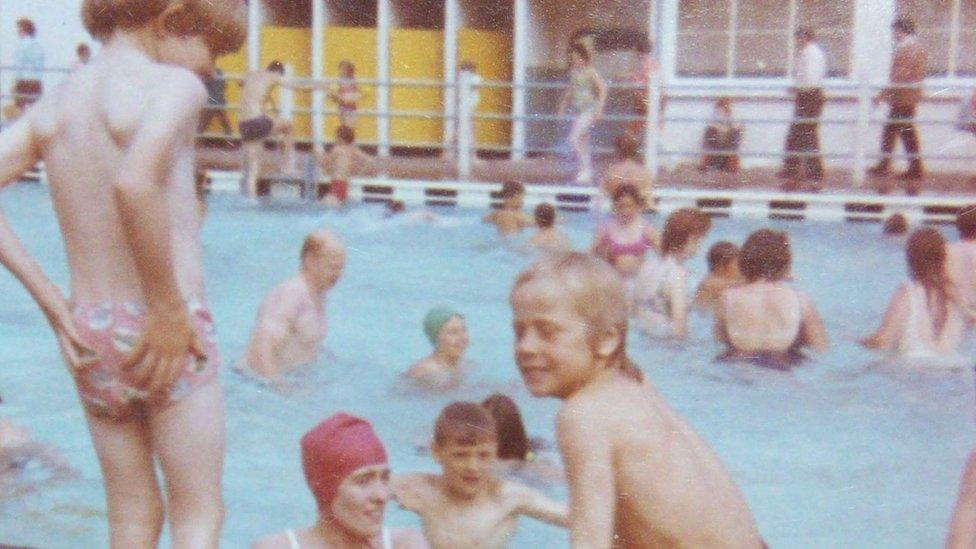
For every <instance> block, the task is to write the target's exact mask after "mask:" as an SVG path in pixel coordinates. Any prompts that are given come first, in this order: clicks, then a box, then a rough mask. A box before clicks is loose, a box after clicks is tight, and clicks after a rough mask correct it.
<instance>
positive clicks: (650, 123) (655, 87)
mask: <svg viewBox="0 0 976 549" xmlns="http://www.w3.org/2000/svg"><path fill="white" fill-rule="evenodd" d="M646 91H647V112H646V113H644V166H645V167H646V168H647V169H648V170H649V171H650V172H651V174H653V176H654V177H657V172H658V168H659V166H660V165H661V159H660V151H659V147H658V137H659V136H660V131H659V126H660V120H661V115H660V113H661V79H660V76H659V75H658V74H657V72H656V71H651V73H650V74H649V75H648V78H647V90H646Z"/></svg>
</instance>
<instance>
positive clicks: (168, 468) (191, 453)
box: [150, 381, 224, 549]
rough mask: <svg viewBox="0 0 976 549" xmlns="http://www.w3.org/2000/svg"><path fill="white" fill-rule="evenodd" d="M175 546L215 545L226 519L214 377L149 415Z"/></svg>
mask: <svg viewBox="0 0 976 549" xmlns="http://www.w3.org/2000/svg"><path fill="white" fill-rule="evenodd" d="M150 427H151V431H152V442H153V448H155V450H156V455H157V456H158V458H159V465H160V468H161V469H162V471H163V478H164V480H165V483H166V496H167V497H166V500H167V503H168V505H167V508H168V511H169V525H170V533H171V535H172V547H174V548H184V547H185V548H191V549H195V548H198V547H199V548H214V549H216V547H217V545H218V542H219V539H220V527H221V524H222V523H223V519H224V504H223V498H222V496H221V483H220V478H221V474H222V473H223V467H224V396H223V391H222V390H221V388H220V384H219V383H218V382H216V381H214V382H211V383H208V384H207V385H206V386H204V387H201V388H200V389H198V390H197V391H195V392H194V393H193V394H191V395H189V396H187V397H186V398H185V399H183V400H181V401H179V402H177V403H176V404H174V405H173V406H171V407H169V408H167V409H166V410H164V411H163V412H161V413H159V414H158V415H156V416H155V417H153V418H152V419H151V420H150Z"/></svg>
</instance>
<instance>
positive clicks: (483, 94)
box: [457, 28, 512, 145]
mask: <svg viewBox="0 0 976 549" xmlns="http://www.w3.org/2000/svg"><path fill="white" fill-rule="evenodd" d="M457 58H458V63H460V62H462V61H472V62H474V64H475V65H476V66H477V67H478V74H479V75H480V76H481V78H482V79H484V80H486V81H487V80H501V81H505V82H509V81H511V80H512V63H511V59H512V40H511V36H510V35H509V34H507V33H502V32H494V31H486V30H479V29H468V28H462V29H460V30H459V31H458V57H457ZM477 112H478V113H485V114H488V113H490V114H510V113H511V112H512V92H511V90H509V89H505V88H482V89H481V90H480V101H479V102H478V111H477ZM510 127H511V124H510V123H509V122H507V121H505V120H476V121H475V139H476V140H477V141H478V143H479V144H481V145H489V144H490V145H507V144H508V143H509V135H510V134H509V131H510Z"/></svg>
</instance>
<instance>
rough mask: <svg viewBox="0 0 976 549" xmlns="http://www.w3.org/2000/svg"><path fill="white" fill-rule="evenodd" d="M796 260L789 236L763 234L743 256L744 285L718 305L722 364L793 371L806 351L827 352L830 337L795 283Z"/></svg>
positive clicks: (762, 231)
mask: <svg viewBox="0 0 976 549" xmlns="http://www.w3.org/2000/svg"><path fill="white" fill-rule="evenodd" d="M792 260H793V256H792V252H791V251H790V241H789V237H788V236H787V235H786V233H783V232H779V231H774V230H771V229H760V230H758V231H755V232H753V233H752V234H750V235H749V238H747V239H746V242H745V244H743V245H742V250H741V251H740V252H739V269H740V271H741V272H742V275H743V277H744V278H745V283H744V284H741V285H739V286H736V287H732V288H728V289H726V290H725V291H724V292H722V295H721V296H720V297H719V299H718V301H717V302H716V305H715V328H714V334H715V339H716V340H718V341H719V342H721V343H724V344H726V346H727V347H728V349H727V351H726V353H725V354H724V355H722V357H721V358H722V359H723V360H730V361H740V360H741V361H748V362H753V363H755V364H757V365H759V366H764V367H769V368H774V369H783V370H786V369H789V368H791V367H793V366H795V365H796V364H798V363H799V362H800V361H801V360H802V359H803V354H802V353H801V352H800V351H801V349H802V348H804V347H807V348H811V349H814V350H816V351H820V352H824V351H826V350H827V347H828V341H827V332H826V330H825V329H824V326H823V321H821V320H820V315H819V314H817V310H816V308H815V307H814V305H813V302H812V300H811V299H810V297H809V296H808V295H807V294H806V292H804V291H802V290H801V289H799V288H798V287H797V285H796V284H795V283H794V282H793V281H792V280H791V277H790V265H791V263H792Z"/></svg>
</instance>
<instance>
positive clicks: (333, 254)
mask: <svg viewBox="0 0 976 549" xmlns="http://www.w3.org/2000/svg"><path fill="white" fill-rule="evenodd" d="M305 262H306V266H307V268H308V271H309V272H311V273H312V274H313V275H314V276H315V277H316V283H317V285H319V286H321V287H323V288H325V289H331V288H332V287H333V286H335V285H336V283H337V282H338V281H339V278H340V277H342V270H343V269H344V268H345V266H346V251H345V250H344V249H342V248H338V247H333V246H326V247H324V248H322V249H321V250H319V251H318V252H313V253H310V254H308V255H307V256H305Z"/></svg>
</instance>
